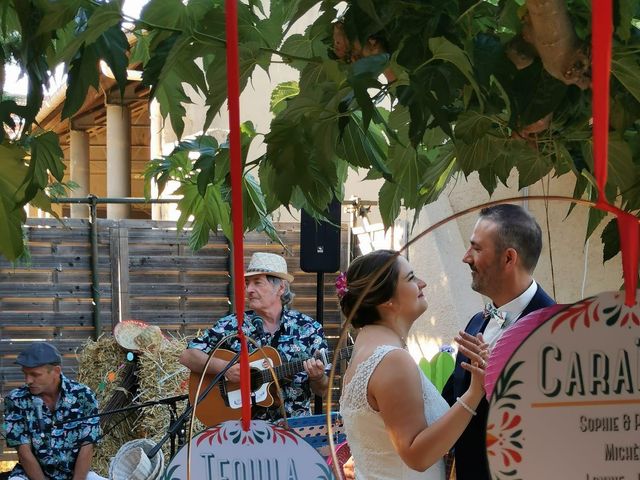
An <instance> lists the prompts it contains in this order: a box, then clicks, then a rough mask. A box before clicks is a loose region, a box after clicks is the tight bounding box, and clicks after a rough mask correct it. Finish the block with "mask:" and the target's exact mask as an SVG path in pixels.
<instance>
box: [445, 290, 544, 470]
mask: <svg viewBox="0 0 640 480" xmlns="http://www.w3.org/2000/svg"><path fill="white" fill-rule="evenodd" d="M554 303H555V302H554V301H553V299H552V298H551V297H550V296H549V295H547V294H546V292H545V291H544V290H542V287H540V285H538V290H537V291H536V294H535V295H534V296H533V298H532V299H531V301H530V302H529V305H527V307H526V308H525V309H524V311H523V312H522V314H521V315H520V318H522V317H524V316H525V315H527V314H529V313H531V312H533V311H535V310H539V309H540V308H544V307H548V306H550V305H553V304H554ZM487 323H488V320H485V319H484V317H483V315H482V312H479V313H476V314H475V315H474V316H473V317H472V318H471V321H470V322H469V324H468V325H467V327H466V328H465V332H467V333H469V334H471V335H476V334H477V333H480V332H484V329H485V328H486V327H487ZM463 361H468V359H467V357H466V356H464V355H462V354H461V353H459V354H458V355H457V357H456V368H455V370H454V371H453V374H452V375H451V377H450V378H449V380H448V381H447V384H446V385H445V387H444V390H443V391H442V396H443V397H444V398H445V400H446V401H447V402H449V405H453V404H454V403H455V401H456V398H457V397H460V396H462V394H463V393H464V392H466V391H467V388H469V384H470V383H471V374H470V373H469V372H467V371H466V370H464V369H463V368H462V367H461V366H460V362H463ZM476 411H477V412H478V414H477V415H476V416H475V417H473V418H472V419H471V422H470V423H469V425H468V426H467V428H466V430H465V431H464V433H463V434H462V435H461V436H460V438H459V439H458V441H457V443H456V445H455V456H456V478H457V480H490V478H491V475H490V474H489V465H488V462H487V448H486V428H487V415H488V413H489V403H488V402H487V400H486V399H484V398H483V399H482V400H481V401H480V405H478V408H477V410H476Z"/></svg>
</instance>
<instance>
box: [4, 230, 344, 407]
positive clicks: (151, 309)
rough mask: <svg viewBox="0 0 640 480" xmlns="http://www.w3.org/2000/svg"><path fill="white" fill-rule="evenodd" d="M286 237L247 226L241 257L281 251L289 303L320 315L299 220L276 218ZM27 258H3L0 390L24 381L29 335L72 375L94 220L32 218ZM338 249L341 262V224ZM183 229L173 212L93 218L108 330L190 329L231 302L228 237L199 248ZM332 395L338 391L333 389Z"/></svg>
mask: <svg viewBox="0 0 640 480" xmlns="http://www.w3.org/2000/svg"><path fill="white" fill-rule="evenodd" d="M277 230H278V233H279V235H280V238H281V239H282V240H283V242H284V244H285V246H284V247H283V246H282V245H280V244H278V243H274V242H272V241H271V240H270V239H269V238H268V237H267V236H266V235H264V234H261V233H255V232H251V233H248V234H247V235H246V236H245V251H244V255H245V264H246V263H247V262H248V261H249V258H250V256H251V255H252V254H253V253H254V252H257V251H268V252H273V253H277V254H280V255H283V256H284V257H285V258H286V259H287V264H288V267H289V270H290V272H291V273H292V274H293V275H295V282H294V284H293V286H292V290H293V291H294V292H295V294H296V298H295V300H294V308H296V309H297V310H300V311H301V312H303V313H306V314H308V315H311V316H312V317H314V318H315V316H316V274H315V273H304V272H302V271H300V262H299V253H300V227H299V225H298V224H284V223H283V224H278V225H277ZM25 231H26V235H27V238H28V241H29V250H30V260H28V262H27V263H22V264H12V263H10V262H7V261H6V260H5V259H2V258H0V395H5V394H6V393H7V392H8V391H10V390H11V389H13V388H15V387H17V386H20V385H22V383H23V376H22V373H21V371H20V369H19V367H18V366H17V365H15V364H14V361H15V358H16V356H17V354H18V353H19V352H20V350H21V349H22V348H23V346H24V345H25V343H28V342H29V341H32V340H47V341H49V342H51V343H53V344H55V345H56V346H57V347H58V349H59V350H60V352H61V353H62V355H63V357H64V371H65V373H66V374H67V375H69V376H70V377H71V378H74V377H75V374H76V368H77V360H76V353H75V352H76V351H77V350H78V348H80V347H81V345H82V344H83V343H84V342H85V341H86V340H87V339H88V338H91V337H93V335H94V333H95V332H94V320H93V301H92V272H91V244H90V225H89V222H88V221H87V220H79V219H68V220H65V221H64V224H61V223H60V222H58V221H57V220H55V219H30V220H29V221H28V222H27V224H26V226H25ZM345 232H346V229H343V237H342V238H343V242H342V247H341V255H342V262H343V264H345V263H346V258H347V256H348V253H347V241H346V239H347V234H346V233H345ZM188 238H189V231H188V230H187V231H183V232H180V233H177V231H176V226H175V222H166V221H165V222H162V221H152V220H119V221H116V220H105V219H99V220H98V272H97V277H98V281H99V287H98V288H99V293H100V316H99V319H100V323H101V326H102V332H103V333H108V332H110V331H111V330H112V328H113V326H114V325H115V323H117V322H118V321H119V320H126V319H136V320H142V321H145V322H148V323H150V324H153V325H158V326H159V327H160V328H162V329H163V331H165V332H168V333H179V334H182V335H189V336H191V335H194V334H195V333H196V332H197V331H198V330H200V329H204V328H208V327H209V326H211V325H212V324H213V322H214V321H215V320H216V319H217V318H220V317H221V316H223V315H226V314H227V313H228V312H229V310H230V304H231V303H230V300H231V299H230V294H231V275H230V262H231V260H230V247H229V244H228V242H227V240H226V238H225V237H224V236H222V235H220V236H212V237H211V238H210V241H209V243H208V245H206V246H205V247H204V248H202V249H200V250H199V251H197V252H193V251H192V250H191V249H190V248H189V246H188ZM334 281H335V274H326V275H325V282H324V284H325V285H324V295H325V301H324V318H323V323H324V326H325V332H326V335H327V337H328V338H329V343H330V345H331V347H332V348H333V344H334V342H335V339H336V337H337V335H338V334H339V331H340V330H339V329H340V315H339V310H338V303H337V299H336V296H335V288H334ZM336 395H337V392H336Z"/></svg>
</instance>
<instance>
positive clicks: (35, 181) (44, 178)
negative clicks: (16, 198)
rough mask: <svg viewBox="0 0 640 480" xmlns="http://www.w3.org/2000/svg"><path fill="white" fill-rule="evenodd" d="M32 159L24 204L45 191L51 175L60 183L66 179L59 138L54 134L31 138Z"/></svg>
mask: <svg viewBox="0 0 640 480" xmlns="http://www.w3.org/2000/svg"><path fill="white" fill-rule="evenodd" d="M29 146H30V148H31V159H30V161H29V170H28V174H27V177H26V178H25V185H26V190H25V197H24V199H21V201H22V202H28V201H29V200H31V199H32V198H33V197H35V196H36V194H37V193H38V191H39V190H43V189H44V188H45V187H46V186H47V185H48V183H49V174H51V175H53V177H54V178H55V179H56V180H58V181H59V182H61V181H62V179H63V177H64V170H65V166H64V163H63V160H64V156H63V154H62V150H61V149H60V142H59V139H58V136H57V135H56V134H55V133H54V132H45V133H43V134H41V135H38V136H34V137H31V141H30V145H29Z"/></svg>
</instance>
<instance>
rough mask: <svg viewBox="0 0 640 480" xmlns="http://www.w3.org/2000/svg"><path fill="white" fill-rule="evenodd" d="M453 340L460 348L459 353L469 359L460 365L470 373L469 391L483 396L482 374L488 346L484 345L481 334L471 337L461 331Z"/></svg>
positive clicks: (488, 351) (487, 355) (487, 354)
mask: <svg viewBox="0 0 640 480" xmlns="http://www.w3.org/2000/svg"><path fill="white" fill-rule="evenodd" d="M455 340H456V342H457V343H458V345H459V347H460V348H459V351H460V353H462V354H463V355H465V356H466V357H467V358H468V359H469V361H468V362H462V363H461V364H460V366H461V367H462V368H464V369H465V370H467V371H468V372H470V373H471V384H470V385H469V390H470V391H472V392H474V393H476V394H479V395H484V374H485V369H486V367H487V359H488V358H489V353H490V350H489V345H488V344H487V343H485V341H484V339H483V337H482V334H481V333H479V334H478V335H476V336H473V335H469V334H468V333H466V332H462V331H461V332H459V335H458V336H457V337H456V338H455Z"/></svg>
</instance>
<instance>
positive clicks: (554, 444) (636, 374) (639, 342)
mask: <svg viewBox="0 0 640 480" xmlns="http://www.w3.org/2000/svg"><path fill="white" fill-rule="evenodd" d="M639 292H640V291H639ZM637 299H640V295H638V297H637ZM624 300H625V298H624V292H607V293H602V294H600V295H598V296H596V297H592V298H588V299H586V300H582V301H581V302H578V303H576V304H574V305H570V306H568V307H567V308H565V309H563V310H561V311H559V312H557V313H555V314H554V315H553V316H551V317H550V318H549V319H547V320H546V321H544V322H543V323H541V324H540V325H539V326H537V328H535V329H534V330H533V331H532V332H531V334H530V335H529V336H528V338H527V339H526V340H525V341H524V342H523V343H522V344H521V345H520V346H519V347H518V348H517V349H516V350H515V352H514V353H513V355H512V356H511V358H510V359H509V360H508V361H507V362H506V364H505V367H504V368H503V369H502V372H501V373H500V376H499V377H498V379H497V381H496V383H495V388H494V390H493V395H492V396H491V401H490V410H489V419H488V423H487V453H488V458H489V466H490V469H491V474H492V477H493V478H494V479H501V480H503V479H523V480H533V479H536V480H538V479H541V478H558V479H560V478H561V479H563V480H640V304H639V303H638V301H637V302H636V305H635V306H634V307H633V308H630V307H627V306H625V305H624ZM520 322H527V317H525V318H523V319H522V320H520V321H519V322H518V323H520ZM524 326H525V325H523V327H524ZM496 348H498V346H496Z"/></svg>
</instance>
